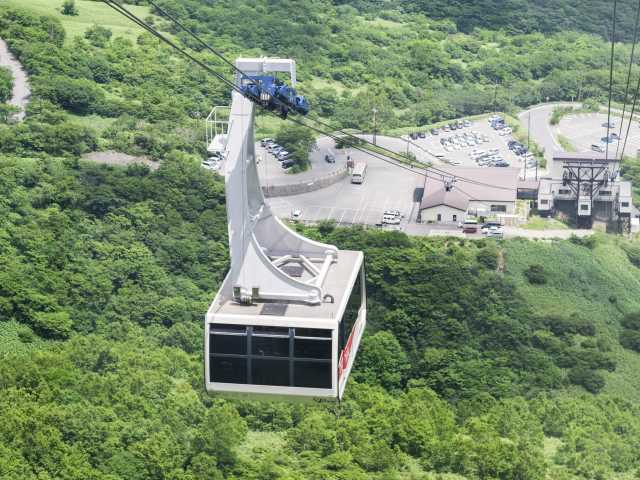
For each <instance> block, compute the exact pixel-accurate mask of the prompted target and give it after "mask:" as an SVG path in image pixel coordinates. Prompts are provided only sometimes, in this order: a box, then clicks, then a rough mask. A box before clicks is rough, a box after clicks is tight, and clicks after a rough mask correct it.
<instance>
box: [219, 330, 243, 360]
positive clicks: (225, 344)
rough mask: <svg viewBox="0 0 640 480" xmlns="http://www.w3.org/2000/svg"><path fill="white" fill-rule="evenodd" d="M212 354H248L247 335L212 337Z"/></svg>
mask: <svg viewBox="0 0 640 480" xmlns="http://www.w3.org/2000/svg"><path fill="white" fill-rule="evenodd" d="M210 353H229V354H235V355H246V354H247V337H246V335H218V334H213V335H211V352H210Z"/></svg>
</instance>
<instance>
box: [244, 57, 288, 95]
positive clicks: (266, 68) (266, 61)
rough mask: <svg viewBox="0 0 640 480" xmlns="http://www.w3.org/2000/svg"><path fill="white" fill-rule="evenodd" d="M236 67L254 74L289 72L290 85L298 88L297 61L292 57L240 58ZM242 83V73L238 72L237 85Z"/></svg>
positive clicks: (248, 73)
mask: <svg viewBox="0 0 640 480" xmlns="http://www.w3.org/2000/svg"><path fill="white" fill-rule="evenodd" d="M236 67H238V70H240V71H242V72H244V73H246V74H247V75H252V76H253V75H262V74H264V73H272V72H285V73H288V74H289V81H290V85H291V86H292V87H293V88H296V61H295V60H292V59H290V58H268V57H262V58H238V59H237V60H236ZM240 84H241V78H240V73H236V85H240Z"/></svg>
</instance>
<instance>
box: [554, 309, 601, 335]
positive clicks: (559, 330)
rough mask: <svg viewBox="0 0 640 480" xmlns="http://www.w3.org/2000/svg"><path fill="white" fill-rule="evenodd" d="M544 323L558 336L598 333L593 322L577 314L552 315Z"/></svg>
mask: <svg viewBox="0 0 640 480" xmlns="http://www.w3.org/2000/svg"><path fill="white" fill-rule="evenodd" d="M543 323H544V324H545V325H546V326H547V327H548V328H549V330H551V331H552V332H553V333H554V334H555V335H558V336H565V335H576V334H580V335H584V336H585V337H593V336H594V335H595V334H596V327H595V325H594V324H593V323H590V322H586V321H584V320H582V319H581V318H580V317H578V316H577V315H575V314H574V315H570V316H568V317H562V316H560V315H550V316H548V317H546V318H545V319H544V320H543Z"/></svg>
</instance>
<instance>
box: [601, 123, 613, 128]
mask: <svg viewBox="0 0 640 480" xmlns="http://www.w3.org/2000/svg"><path fill="white" fill-rule="evenodd" d="M602 126H603V127H604V128H616V124H615V122H609V123H607V122H604V123H603V124H602Z"/></svg>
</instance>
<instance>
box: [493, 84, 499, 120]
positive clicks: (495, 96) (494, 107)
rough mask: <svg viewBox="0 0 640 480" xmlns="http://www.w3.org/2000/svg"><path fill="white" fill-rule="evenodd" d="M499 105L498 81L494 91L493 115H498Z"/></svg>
mask: <svg viewBox="0 0 640 480" xmlns="http://www.w3.org/2000/svg"><path fill="white" fill-rule="evenodd" d="M497 104H498V81H497V80H496V85H495V88H494V90H493V114H494V115H495V114H496V107H497Z"/></svg>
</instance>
